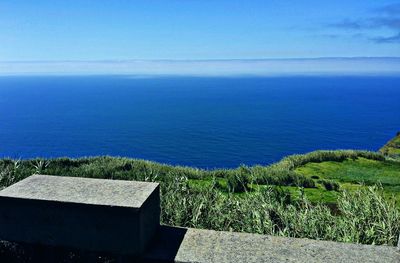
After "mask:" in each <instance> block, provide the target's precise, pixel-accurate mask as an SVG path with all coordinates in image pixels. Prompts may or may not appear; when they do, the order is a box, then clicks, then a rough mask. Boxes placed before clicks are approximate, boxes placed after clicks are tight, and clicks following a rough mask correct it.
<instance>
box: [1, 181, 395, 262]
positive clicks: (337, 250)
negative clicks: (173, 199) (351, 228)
mask: <svg viewBox="0 0 400 263" xmlns="http://www.w3.org/2000/svg"><path fill="white" fill-rule="evenodd" d="M159 198H160V197H159V186H158V184H155V183H147V182H132V181H117V180H102V179H88V178H75V177H60V176H47V175H33V176H31V177H29V178H27V179H25V180H22V181H20V182H18V183H16V184H14V185H12V186H10V187H8V188H6V189H4V190H2V191H0V240H6V241H0V262H16V263H20V262H25V263H26V262H40V263H44V262H52V263H53V262H104V263H105V262H108V263H109V262H142V263H147V262H152V263H155V262H158V263H162V262H179V263H192V262H193V263H194V262H197V263H202V262H204V263H206V262H216V263H217V262H218V263H225V262H226V263H237V262H250V263H251V262H286V263H287V262H293V263H295V262H296V263H300V262H328V263H329V262H332V263H337V262H349V263H353V262H354V263H355V262H385V263H392V262H393V263H394V262H396V263H399V262H400V249H399V248H398V247H388V246H371V245H357V244H350V243H338V242H330V241H318V240H311V239H299V238H285V237H274V236H268V235H257V234H245V233H234V232H219V231H212V230H201V229H191V228H180V227H169V226H160V225H159V223H160V221H159V220H160V199H159ZM8 241H14V242H17V243H14V242H8ZM93 251H94V252H95V253H93Z"/></svg>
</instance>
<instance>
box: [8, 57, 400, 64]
mask: <svg viewBox="0 0 400 263" xmlns="http://www.w3.org/2000/svg"><path fill="white" fill-rule="evenodd" d="M334 59H344V60H347V59H349V60H351V59H356V60H357V59H400V56H328V57H277V58H272V57H271V58H205V59H190V58H182V59H169V58H159V59H141V58H127V59H60V60H0V63H53V62H55V63H58V62H86V63H88V62H89V63H91V62H102V63H104V62H141V61H143V62H152V61H154V62H162V61H165V62H212V61H221V62H224V61H227V62H228V61H285V60H334Z"/></svg>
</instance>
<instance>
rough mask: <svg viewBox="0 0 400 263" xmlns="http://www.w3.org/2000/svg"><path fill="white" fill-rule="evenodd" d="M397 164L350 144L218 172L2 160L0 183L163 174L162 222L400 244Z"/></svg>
mask: <svg viewBox="0 0 400 263" xmlns="http://www.w3.org/2000/svg"><path fill="white" fill-rule="evenodd" d="M399 168H400V166H399V163H398V162H395V161H391V160H386V158H385V156H383V155H382V154H380V153H375V152H368V151H352V150H341V151H316V152H312V153H309V154H304V155H293V156H289V157H286V158H284V159H283V160H281V161H280V162H278V163H276V164H273V165H270V166H254V167H246V166H241V167H239V168H237V169H218V170H212V171H207V170H202V169H195V168H190V167H179V166H175V167H174V166H169V165H163V164H159V163H155V162H149V161H143V160H135V159H128V158H118V157H94V158H80V159H69V158H58V159H51V160H44V159H34V160H21V161H18V160H11V159H3V160H0V185H1V186H2V187H6V186H8V185H10V184H12V183H15V182H17V181H19V180H21V179H23V178H25V177H27V176H29V175H31V174H33V173H44V174H54V175H64V176H84V177H94V178H106V179H122V180H140V181H157V182H160V184H161V208H162V213H161V221H162V223H164V224H168V225H176V226H184V227H196V228H207V229H215V230H227V231H242V232H250V233H261V234H272V235H281V236H291V237H308V238H314V239H325V240H335V241H343V242H357V243H365V244H389V245H395V244H396V242H397V239H398V234H399V232H400V211H399V209H398V202H396V200H398V197H399V191H400V189H399V185H400V175H399ZM360 183H361V184H360ZM375 184H380V185H381V186H380V187H374V186H372V185H375ZM392 195H393V196H394V197H395V198H391V196H392Z"/></svg>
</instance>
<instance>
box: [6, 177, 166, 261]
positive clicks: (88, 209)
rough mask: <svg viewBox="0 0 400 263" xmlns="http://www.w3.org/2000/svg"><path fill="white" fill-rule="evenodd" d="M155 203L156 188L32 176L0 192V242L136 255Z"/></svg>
mask: <svg viewBox="0 0 400 263" xmlns="http://www.w3.org/2000/svg"><path fill="white" fill-rule="evenodd" d="M159 198H160V197H159V185H158V184H157V183H146V182H135V181H119V180H104V179H89V178H78V177H62V176H49V175H33V176H30V177H28V178H26V179H24V180H22V181H20V182H18V183H16V184H14V185H12V186H10V187H8V188H6V189H3V190H2V191H0V239H1V240H8V241H15V242H22V243H28V244H37V245H45V246H54V247H67V248H75V249H80V250H88V251H101V252H105V253H114V254H121V255H130V256H133V255H139V254H141V253H142V252H143V251H144V250H145V248H146V245H147V244H148V242H149V241H150V240H151V239H152V238H153V236H154V234H155V233H156V231H157V229H158V227H159V223H160V218H159V217H160V200H159Z"/></svg>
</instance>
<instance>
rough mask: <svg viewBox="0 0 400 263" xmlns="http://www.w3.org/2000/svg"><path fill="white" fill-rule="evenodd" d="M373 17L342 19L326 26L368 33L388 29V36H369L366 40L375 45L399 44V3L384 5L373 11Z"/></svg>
mask: <svg viewBox="0 0 400 263" xmlns="http://www.w3.org/2000/svg"><path fill="white" fill-rule="evenodd" d="M373 13H374V15H373V16H370V17H366V18H361V19H344V20H342V21H339V22H336V23H331V24H329V25H328V26H329V27H333V28H337V29H342V30H347V31H349V30H350V31H357V32H359V31H368V30H376V29H389V30H392V31H394V32H395V33H394V34H393V35H389V36H369V37H367V38H366V39H368V40H371V41H373V42H375V43H400V3H395V4H391V5H386V6H383V7H381V8H378V9H375V10H374V12H373Z"/></svg>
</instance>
